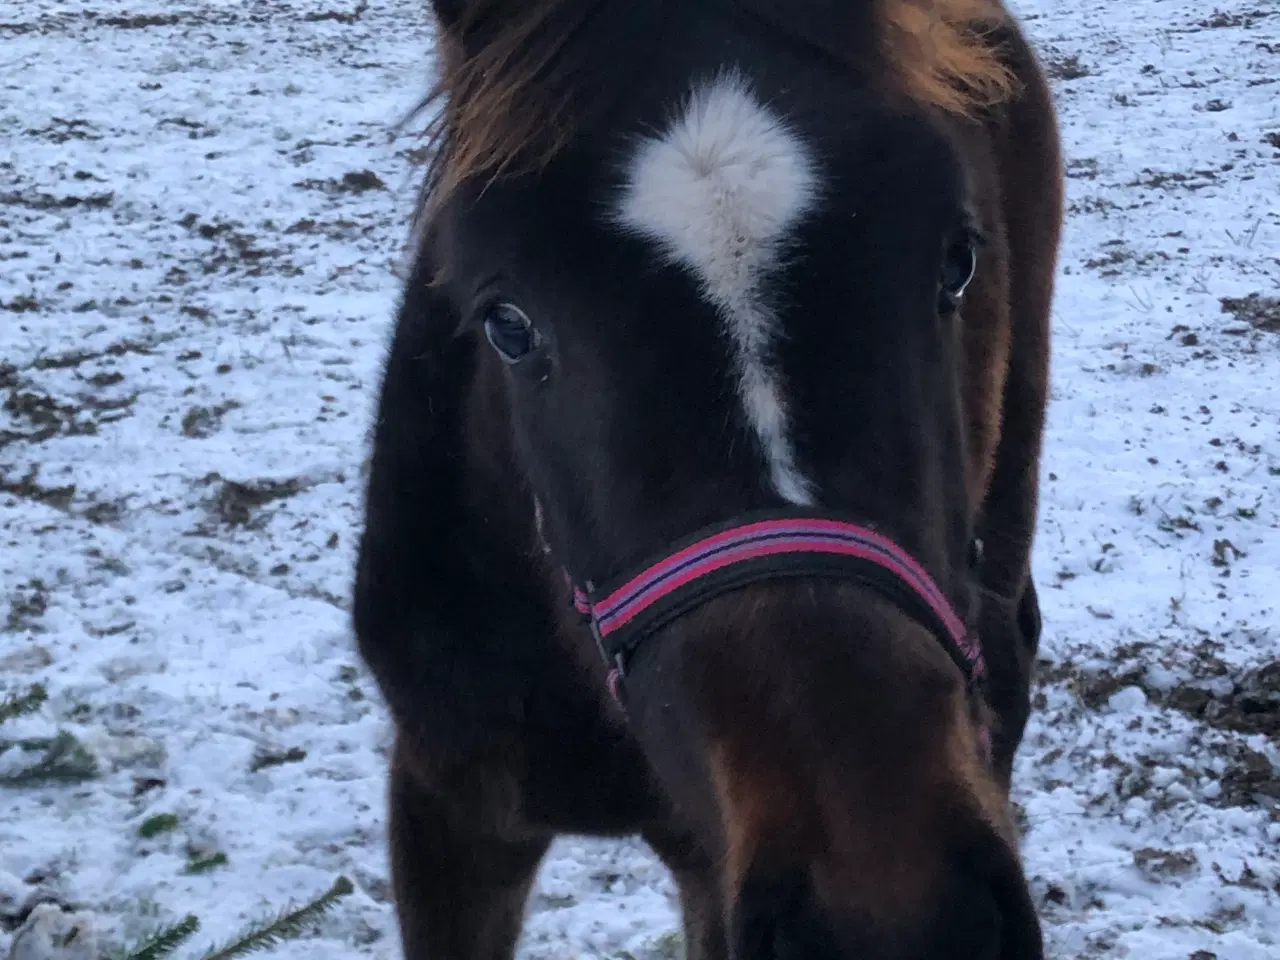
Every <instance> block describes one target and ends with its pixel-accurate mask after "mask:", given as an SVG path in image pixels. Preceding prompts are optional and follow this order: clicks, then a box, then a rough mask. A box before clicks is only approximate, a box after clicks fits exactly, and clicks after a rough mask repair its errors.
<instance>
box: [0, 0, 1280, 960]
mask: <svg viewBox="0 0 1280 960" xmlns="http://www.w3.org/2000/svg"><path fill="white" fill-rule="evenodd" d="M424 8H425V3H424V2H423V0H371V2H369V3H368V4H367V5H366V4H364V3H361V4H359V5H357V4H356V0H287V2H286V0H187V2H178V3H174V2H171V0H129V2H120V0H95V2H93V3H89V2H88V0H85V2H83V3H81V2H71V0H65V2H58V0H0V403H3V410H0V525H2V527H0V530H2V532H0V597H2V598H3V599H2V600H0V697H3V696H4V695H6V694H15V693H20V692H22V691H24V690H25V689H27V687H28V686H29V685H30V684H32V683H36V682H39V683H43V684H44V685H45V686H46V687H47V689H48V692H49V700H48V702H47V704H46V705H45V706H44V707H43V708H42V709H41V710H40V711H39V712H38V713H36V714H35V715H33V716H29V717H24V718H21V719H18V720H13V721H10V722H7V723H5V724H4V725H3V727H0V738H4V739H7V740H10V741H12V740H17V739H21V738H39V737H50V736H53V735H54V734H55V733H56V732H58V731H60V730H64V731H68V732H70V733H71V734H74V736H75V737H77V738H78V739H79V740H80V742H81V743H82V744H83V745H84V746H85V748H87V749H88V750H89V751H90V752H91V753H92V755H93V756H94V757H95V758H96V760H97V763H98V766H99V769H100V775H99V776H98V777H97V778H96V779H93V780H88V781H85V782H82V783H75V784H63V785H59V784H53V785H36V786H22V787H11V788H0V955H3V952H4V951H6V950H7V949H8V947H9V946H10V944H11V943H12V942H13V941H14V940H15V933H16V931H17V930H18V928H19V927H20V925H21V924H22V923H23V921H24V919H26V918H27V916H28V914H29V913H30V912H31V909H32V907H33V905H34V904H36V903H37V902H38V901H41V900H44V901H49V902H53V903H56V904H60V905H62V906H64V907H66V908H67V909H68V910H74V911H77V912H78V913H79V915H80V916H79V920H78V921H77V922H78V923H79V926H80V930H81V932H80V934H79V936H78V937H77V938H76V940H74V941H73V942H72V943H71V944H70V945H69V946H66V947H63V948H59V949H58V950H56V951H55V952H54V954H51V956H65V957H75V958H86V960H87V958H91V957H92V958H96V956H97V953H98V951H99V949H105V948H106V947H109V946H111V945H113V944H116V943H118V942H121V941H122V940H128V939H130V938H131V937H133V936H134V935H136V933H137V932H138V931H139V930H141V929H143V928H146V927H150V926H154V925H155V924H158V923H161V922H166V921H173V920H176V919H178V918H180V917H182V916H183V915H185V914H187V913H189V912H190V913H195V914H196V915H198V916H199V918H200V920H201V931H200V933H199V934H198V935H197V936H196V937H194V938H193V939H192V940H191V941H189V943H188V944H187V946H186V947H184V948H183V950H181V951H180V952H179V954H178V956H180V957H195V956H198V955H199V953H200V952H201V951H202V950H203V949H204V947H205V946H207V944H208V943H209V942H210V941H212V940H221V939H225V938H226V937H227V936H229V935H231V934H233V933H235V932H236V931H238V930H239V929H241V928H242V927H243V926H244V925H245V923H246V922H248V921H250V920H253V919H256V918H258V917H261V916H263V915H265V914H268V913H270V912H272V911H274V910H276V909H278V908H279V907H282V906H284V905H285V904H286V902H288V901H290V900H293V901H295V902H296V901H301V900H304V899H309V898H311V897H314V896H316V895H317V894H319V893H321V892H322V891H323V890H325V889H326V888H328V887H329V885H330V884H331V883H332V882H333V880H334V878H335V877H337V876H338V875H339V874H342V875H346V876H348V877H350V878H351V879H352V881H353V882H354V883H355V886H356V890H355V893H354V894H352V895H351V896H349V897H347V898H345V899H344V900H342V901H341V903H340V905H339V906H338V907H337V909H335V910H334V911H333V912H332V913H331V914H330V915H329V916H328V917H326V918H325V919H324V920H323V921H322V922H320V923H319V924H318V925H317V926H316V927H315V928H314V929H313V930H311V931H310V932H309V933H308V935H307V937H306V938H305V939H303V940H299V941H296V942H294V943H293V944H291V945H287V946H284V947H281V948H280V949H279V950H278V951H277V955H278V956H281V957H288V956H293V957H304V956H305V957H339V956H353V955H357V954H359V955H364V956H370V957H379V958H394V957H397V956H398V955H399V949H398V945H397V940H396V933H395V927H394V919H393V913H392V910H391V906H390V904H389V902H388V897H387V851H386V844H385V840H384V824H385V818H384V808H383V794H384V775H385V752H386V747H387V743H388V725H387V722H386V715H385V712H384V711H383V710H382V708H381V707H380V705H379V703H378V701H377V696H376V692H375V690H374V688H373V685H372V684H371V682H370V680H369V678H368V677H367V675H366V674H365V673H364V672H363V671H362V669H361V667H360V665H359V663H358V661H357V658H356V656H355V652H354V648H353V643H352V640H351V637H350V633H349V627H348V619H347V617H348V614H347V597H348V593H349V589H350V579H351V563H352V557H353V547H354V540H355V533H356V529H357V523H358V519H359V514H358V509H359V501H360V495H361V489H362V481H363V475H362V465H363V462H364V458H365V454H366V447H365V440H366V429H367V427H368V424H369V417H370V407H371V404H372V402H373V400H374V390H375V387H376V383H377V378H378V374H379V366H380V362H381V358H382V353H383V350H384V345H385V342H386V338H387V335H388V333H389V325H390V321H391V318H392V311H393V307H394V302H395V297H396V294H397V289H398V285H399V282H400V281H399V280H398V279H397V276H396V274H395V272H394V271H395V270H396V269H397V265H398V263H399V262H400V260H401V257H402V254H403V244H404V240H405V237H406V219H407V215H408V211H409V209H410V207H411V205H412V197H413V192H414V189H415V187H416V178H417V175H418V173H419V171H420V167H419V165H418V164H419V162H420V156H419V155H418V154H416V153H415V150H416V149H417V148H418V147H419V146H420V145H419V143H418V141H416V140H415V139H414V138H413V137H412V136H411V135H408V134H405V135H401V136H399V137H398V138H397V137H395V136H393V133H394V130H393V125H394V124H395V122H396V121H397V120H399V119H400V118H401V117H402V116H403V115H404V113H405V112H406V111H407V110H408V109H409V108H410V107H411V106H412V105H413V103H414V101H415V99H416V98H417V97H418V96H419V95H420V94H421V92H422V90H423V88H424V84H425V80H426V76H427V56H428V53H427V51H428V48H429V41H430V37H429V34H428V30H427V27H426V24H425V20H424V14H423V10H424ZM1016 9H1017V10H1018V12H1019V13H1020V14H1021V15H1022V16H1023V17H1024V20H1025V23H1026V25H1027V27H1028V29H1029V31H1030V32H1031V34H1032V36H1033V38H1034V39H1035V40H1036V41H1037V43H1038V44H1039V46H1040V49H1041V51H1042V53H1043V55H1044V57H1045V59H1046V61H1047V63H1048V65H1049V66H1050V68H1051V71H1052V73H1053V75H1054V86H1055V91H1056V95H1057V98H1058V103H1059V107H1060V110H1061V118H1062V124H1063V134H1064V137H1065V140H1066V149H1067V156H1068V158H1069V174H1070V182H1069V202H1070V214H1069V220H1068V225H1067V230H1066V240H1065V249H1064V252H1063V256H1062V260H1061V269H1060V286H1059V293H1058V298H1057V304H1056V309H1055V353H1054V374H1053V385H1054V389H1053V405H1052V410H1051V416H1050V423H1049V430H1048V438H1047V456H1046V461H1045V465H1044V498H1043V515H1042V523H1041V526H1040V535H1039V541H1038V547H1037V553H1036V558H1035V566H1036V571H1037V574H1038V576H1039V581H1040V584H1041V589H1042V600H1043V606H1044V617H1045V624H1046V635H1045V638H1044V646H1043V655H1042V664H1041V668H1042V669H1041V679H1040V687H1039V694H1038V710H1037V712H1036V713H1035V715H1034V717H1033V719H1032V722H1031V725H1030V728H1029V730H1028V734H1027V738H1026V742H1025V746H1024V748H1023V751H1022V754H1021V759H1020V762H1019V764H1018V770H1017V779H1016V790H1017V797H1018V800H1019V803H1020V805H1021V808H1022V810H1023V811H1024V814H1025V816H1024V825H1025V828H1026V833H1025V856H1026V862H1027V866H1028V870H1029V872H1030V874H1031V875H1032V876H1033V878H1034V886H1035V891H1036V894H1037V896H1038V898H1039V900H1040V903H1041V907H1042V911H1043V916H1044V919H1045V923H1046V930H1047V936H1048V938H1049V941H1050V944H1051V953H1052V955H1053V956H1054V957H1055V958H1060V960H1074V958H1078V957H1124V956H1134V957H1141V958H1144V960H1188V958H1194V960H1213V958H1220V960H1261V958H1277V957H1280V660H1278V657H1277V650H1278V649H1280V532H1278V531H1277V527H1278V525H1280V502H1278V500H1280V498H1278V497H1277V492H1278V491H1280V389H1278V388H1277V384H1280V301H1277V300H1276V299H1275V298H1277V297H1280V8H1278V7H1277V6H1276V5H1275V4H1273V3H1267V2H1265V0H1221V2H1220V3H1219V5H1218V6H1217V7H1216V8H1211V7H1210V6H1209V5H1207V4H1206V3H1204V2H1203V0H1019V2H1018V3H1017V4H1016ZM1250 295H1256V296H1255V297H1253V299H1249V297H1250ZM1223 298H1226V300H1224V299H1223ZM1267 298H1271V299H1269V300H1268V299H1267ZM1224 304H1225V306H1224ZM31 756H32V755H31V754H30V753H26V752H24V751H23V750H21V749H20V748H12V749H9V750H7V751H5V750H4V748H3V746H2V745H0V777H3V775H4V774H5V773H9V772H12V771H14V770H16V769H19V768H21V767H22V766H23V765H25V764H29V763H30V761H31ZM157 814H172V815H174V816H176V818H177V825H176V827H174V828H173V829H170V830H167V831H164V832H161V833H159V834H158V835H156V836H154V837H151V838H143V837H141V836H139V835H138V828H139V826H140V825H141V824H142V823H143V822H144V821H147V820H148V819H149V818H152V817H154V816H155V815H157ZM153 822H154V821H153ZM217 854H224V855H225V863H221V864H219V862H218V861H216V860H215V861H212V868H211V869H207V870H204V871H202V872H194V873H193V872H188V870H189V868H190V865H191V864H192V863H193V862H196V861H200V860H202V859H203V860H204V861H205V865H206V866H208V865H210V864H209V859H208V858H211V857H215V856H216V855H217ZM37 915H38V916H43V917H45V921H44V922H45V923H47V924H49V929H52V928H54V927H56V926H57V924H56V923H53V922H52V920H51V919H50V917H52V912H51V910H50V909H48V908H46V909H44V910H42V911H39V912H38V914H37ZM676 917H677V913H676V906H675V903H674V901H673V889H672V886H671V883H670V881H669V879H668V877H667V876H666V874H665V872H664V871H663V870H662V869H661V868H660V867H659V866H658V865H657V864H656V863H655V861H654V860H653V859H652V858H651V856H650V855H649V854H648V852H647V850H646V849H645V848H644V847H643V846H642V845H641V844H639V843H634V842H621V843H611V842H599V841H585V840H578V839H573V838H567V839H565V840H564V841H562V842H561V843H560V844H558V845H557V847H556V848H555V851H554V854H553V855H552V856H551V857H550V858H549V859H548V861H547V863H546V865H545V867H544V869H543V872H542V876H541V881H540V884H539V887H538V890H537V893H536V894H535V896H534V899H533V901H532V903H531V908H530V916H529V921H528V926H527V936H526V939H525V941H524V946H523V948H522V950H523V955H524V956H525V957H527V958H533V957H550V956H555V957H563V958H571V957H602V958H618V957H626V956H628V955H629V956H631V957H634V958H641V960H643V958H646V957H665V956H670V955H671V953H672V950H673V946H674V943H675V939H674V937H673V935H672V931H673V929H674V926H675V923H676ZM95 936H96V938H97V941H98V944H99V947H98V948H93V947H91V946H90V945H89V944H90V943H91V941H92V938H93V937H95ZM22 940H23V942H24V943H26V944H27V946H29V947H31V948H35V947H37V946H38V944H37V943H36V939H34V934H26V935H23V937H22ZM77 949H79V950H80V952H79V953H77V952H75V951H76V950H77ZM41 955H42V952H41V951H40V950H36V949H33V950H32V952H31V953H29V954H25V956H28V957H31V956H37V957H38V956H41Z"/></svg>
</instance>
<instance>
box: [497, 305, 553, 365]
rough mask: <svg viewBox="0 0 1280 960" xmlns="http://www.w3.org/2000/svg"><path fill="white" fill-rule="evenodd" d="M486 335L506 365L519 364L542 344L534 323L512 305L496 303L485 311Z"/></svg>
mask: <svg viewBox="0 0 1280 960" xmlns="http://www.w3.org/2000/svg"><path fill="white" fill-rule="evenodd" d="M484 335H485V337H486V338H487V339H488V341H489V344H490V346H492V347H493V349H494V350H496V351H497V353H498V356H499V357H501V358H502V360H503V361H504V362H506V363H519V362H520V361H521V360H523V359H524V358H525V357H527V356H528V355H529V354H531V353H532V352H533V351H534V349H535V348H536V347H537V346H538V344H539V342H540V338H539V337H538V331H537V330H535V329H534V328H533V322H532V321H531V320H530V319H529V318H528V316H526V315H525V312H524V311H523V310H521V309H520V308H519V307H517V306H515V305H514V304H510V303H495V304H493V305H492V306H490V307H488V308H487V309H486V310H485V313H484Z"/></svg>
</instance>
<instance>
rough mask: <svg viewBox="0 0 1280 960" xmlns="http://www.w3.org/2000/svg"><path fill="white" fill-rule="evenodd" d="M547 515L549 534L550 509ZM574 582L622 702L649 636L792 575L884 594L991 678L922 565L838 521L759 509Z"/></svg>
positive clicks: (972, 670) (968, 670) (975, 681)
mask: <svg viewBox="0 0 1280 960" xmlns="http://www.w3.org/2000/svg"><path fill="white" fill-rule="evenodd" d="M537 513H538V522H539V533H540V534H541V507H540V505H538V510H537ZM544 542H545V540H544ZM547 552H550V551H549V549H548V550H547ZM564 576H565V581H566V583H567V585H568V587H569V590H570V591H571V594H572V597H573V605H574V607H575V608H576V609H577V611H578V612H579V613H580V614H581V615H582V616H583V618H584V619H585V620H586V621H587V622H588V623H589V624H590V627H591V631H592V634H593V635H594V636H595V638H596V642H597V644H598V645H599V647H600V652H601V655H602V656H603V657H604V658H605V661H606V663H607V664H608V665H609V667H610V674H609V686H610V690H611V691H612V692H613V694H614V696H615V698H617V699H619V701H620V702H621V697H622V681H623V679H624V678H625V676H626V671H627V664H628V661H629V660H630V657H631V655H632V654H633V653H634V652H635V650H636V648H637V647H638V646H639V645H640V644H641V643H642V642H643V641H644V640H645V639H646V638H648V637H650V636H652V635H653V634H655V633H657V632H658V631H660V630H661V629H662V628H663V627H665V626H667V625H668V624H670V623H671V622H672V621H674V620H676V619H678V618H679V617H681V616H683V615H685V614H686V613H689V612H690V611H692V610H694V609H696V608H697V607H699V606H701V605H702V604H703V603H706V602H707V601H708V600H710V599H712V598H713V597H716V596H719V595H721V594H724V593H728V592H729V591H732V590H736V589H739V588H741V587H744V586H747V585H748V584H752V583H759V582H762V581H766V580H780V579H792V578H815V577H816V578H824V579H834V580H844V581H848V582H855V583H860V584H863V585H865V586H868V587H871V588H873V589H875V590H876V591H877V592H879V593H880V594H881V595H882V596H884V597H885V598H886V599H888V600H889V601H890V602H892V603H893V604H895V605H896V606H897V607H898V608H899V609H901V610H902V611H903V612H905V613H906V614H907V615H909V616H911V617H912V618H913V619H915V620H916V621H917V622H918V623H920V624H922V625H923V626H925V627H927V628H928V629H929V631H930V632H931V633H932V634H933V635H934V637H935V638H937V640H938V642H939V643H940V644H941V645H942V647H943V649H945V650H946V651H947V654H948V655H949V656H950V657H951V659H952V660H953V661H954V662H955V664H956V666H957V667H958V668H959V669H960V671H961V673H962V674H963V675H964V677H965V679H966V682H967V683H968V685H969V688H970V690H971V691H974V690H976V688H978V687H979V686H980V685H981V684H982V683H983V681H984V679H985V676H986V664H985V662H984V660H983V656H982V647H981V644H980V643H979V642H978V639H977V637H976V636H975V635H974V634H973V633H972V631H971V630H970V629H969V627H968V625H967V624H966V623H965V621H964V620H963V619H962V618H961V617H960V616H959V614H958V613H957V612H956V610H955V607H954V606H953V605H952V603H951V602H950V601H949V600H948V599H947V596H946V594H944V593H943V592H942V590H941V589H940V588H939V587H938V585H937V584H936V583H935V582H934V580H933V578H932V577H930V576H929V574H928V572H927V571H926V570H925V569H924V568H923V567H922V566H921V565H920V563H919V562H918V561H917V560H916V559H915V558H914V557H912V556H911V554H909V553H908V552H907V551H906V550H904V549H903V548H902V547H900V546H899V545H898V544H896V543H894V542H893V541H892V540H890V539H888V538H887V537H885V536H883V535H882V534H879V533H876V532H875V531H874V530H871V529H869V528H867V527H865V526H862V525H860V524H856V523H851V522H849V521H847V520H844V519H841V518H839V517H837V516H834V515H822V514H817V513H814V512H812V511H806V512H804V513H803V514H801V513H797V512H792V511H766V512H760V513H755V514H752V515H749V516H747V517H740V518H738V519H736V520H734V521H732V522H729V523H725V524H720V525H717V526H713V527H708V528H706V529H704V530H701V531H698V532H697V533H696V534H694V535H692V536H690V537H688V538H686V539H685V540H683V541H681V542H679V543H677V544H675V545H674V547H673V548H672V549H671V550H670V551H669V552H664V553H663V554H661V555H659V556H655V557H653V558H652V559H651V560H650V561H649V562H647V563H644V564H642V565H641V567H640V569H639V572H634V573H630V574H627V575H625V576H623V577H620V578H618V579H616V580H613V581H611V582H608V583H606V584H603V585H601V586H596V585H594V584H592V583H591V582H590V581H588V582H587V584H586V586H585V588H584V587H583V586H580V585H579V584H578V583H577V582H576V581H575V580H574V579H573V577H572V576H571V575H570V574H569V573H568V571H564ZM987 748H988V750H989V740H988V741H987Z"/></svg>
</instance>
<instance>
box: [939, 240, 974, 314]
mask: <svg viewBox="0 0 1280 960" xmlns="http://www.w3.org/2000/svg"><path fill="white" fill-rule="evenodd" d="M977 269H978V252H977V250H975V249H974V245H973V240H972V239H970V238H969V237H958V238H956V239H955V240H953V241H952V242H951V243H950V244H949V245H948V246H947V252H946V256H945V257H944V259H943V261H942V277H941V280H940V283H941V287H942V293H943V295H944V296H945V297H947V298H948V299H950V300H953V301H958V300H959V299H960V298H961V297H962V296H964V291H965V288H966V287H968V286H969V282H970V281H971V280H973V275H974V272H975V271H976V270H977Z"/></svg>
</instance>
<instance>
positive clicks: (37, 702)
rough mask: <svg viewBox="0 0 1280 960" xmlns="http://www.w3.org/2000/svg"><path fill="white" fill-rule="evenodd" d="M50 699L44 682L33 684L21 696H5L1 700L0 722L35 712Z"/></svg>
mask: <svg viewBox="0 0 1280 960" xmlns="http://www.w3.org/2000/svg"><path fill="white" fill-rule="evenodd" d="M47 699H49V695H48V693H46V692H45V689H44V685H43V684H39V683H36V684H32V686H31V689H30V690H28V691H27V692H26V693H24V694H22V695H21V696H16V697H5V698H4V699H3V700H0V723H4V722H5V721H6V720H12V719H13V718H14V717H20V716H22V715H23V714H25V713H34V712H35V711H37V710H39V709H40V707H41V705H42V704H43V703H44V702H45V701H46V700H47Z"/></svg>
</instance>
